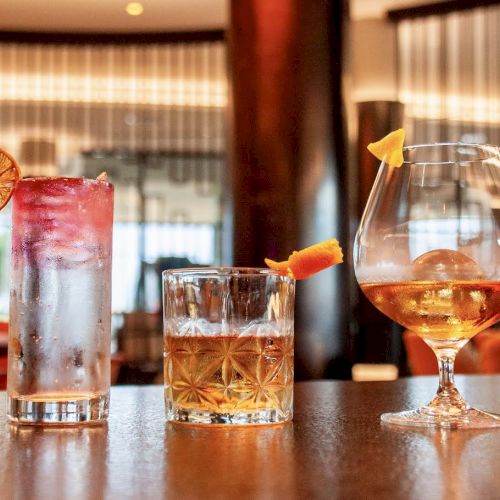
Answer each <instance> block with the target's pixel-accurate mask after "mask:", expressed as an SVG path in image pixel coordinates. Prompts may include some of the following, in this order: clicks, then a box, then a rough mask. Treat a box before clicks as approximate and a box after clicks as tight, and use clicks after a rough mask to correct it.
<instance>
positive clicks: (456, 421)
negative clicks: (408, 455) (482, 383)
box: [380, 406, 500, 429]
mask: <svg viewBox="0 0 500 500" xmlns="http://www.w3.org/2000/svg"><path fill="white" fill-rule="evenodd" d="M380 420H381V421H382V422H383V423H384V424H392V425H405V426H412V427H438V428H441V429H491V428H494V427H500V415H496V414H494V413H487V412H485V411H481V410H477V409H475V408H468V409H465V410H460V411H458V412H456V413H454V412H452V411H450V412H447V413H446V414H445V413H436V412H435V411H434V409H433V408H430V407H429V406H424V407H423V408H420V409H419V410H409V411H402V412H398V413H384V414H383V415H381V417H380Z"/></svg>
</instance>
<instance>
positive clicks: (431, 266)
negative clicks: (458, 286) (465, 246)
mask: <svg viewBox="0 0 500 500" xmlns="http://www.w3.org/2000/svg"><path fill="white" fill-rule="evenodd" d="M412 266H413V277H414V279H416V280H419V281H451V280H477V279H482V278H484V273H483V270H482V269H481V267H480V266H479V264H477V263H476V262H475V261H474V260H473V259H471V258H470V257H468V256H467V255H465V254H463V253H460V252H457V251H456V250H444V249H439V250H431V251H430V252H426V253H424V254H422V255H420V256H419V257H417V258H416V259H415V260H414V261H413V265H412Z"/></svg>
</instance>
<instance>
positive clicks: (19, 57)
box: [0, 0, 500, 383]
mask: <svg viewBox="0 0 500 500" xmlns="http://www.w3.org/2000/svg"><path fill="white" fill-rule="evenodd" d="M499 26H500V4H499V2H498V1H486V0H484V1H480V0H470V1H467V0H460V1H458V0H457V1H453V0H450V1H445V2H443V1H439V2H429V1H426V0H412V1H410V0H377V1H373V0H350V1H349V0H321V1H317V2H316V1H315V2H310V1H306V0H273V1H269V0H244V1H241V0H142V1H141V2H140V3H138V2H131V3H128V2H127V1H120V0H86V1H83V0H72V1H71V2H70V1H67V0H51V2H45V1H42V0H3V1H2V9H1V16H0V146H1V147H3V148H4V149H6V150H8V151H10V152H12V154H13V155H14V156H15V157H16V158H17V159H18V160H19V162H20V164H21V166H22V168H23V173H24V175H26V176H31V175H37V176H38V175H42V176H52V175H67V176H87V177H96V176H97V175H98V174H99V173H100V172H102V171H106V172H108V175H109V177H110V180H111V181H112V182H113V183H114V185H115V225H114V254H113V283H112V287H113V299H112V302H113V339H114V340H113V353H114V368H115V370H114V381H115V382H117V383H141V382H142V383H151V382H161V370H162V365H161V362H162V330H161V281H160V274H161V271H162V270H164V269H168V268H174V267H189V266H205V265H211V266H212V265H215V266H219V265H237V266H262V265H263V260H264V257H271V258H274V259H280V260H281V259H285V258H286V257H287V256H288V255H289V253H291V251H292V250H294V249H299V248H302V247H305V246H307V245H310V244H312V243H316V242H318V241H322V240H324V239H327V238H330V237H336V238H337V239H339V241H340V243H341V245H342V247H343V248H344V254H345V256H346V258H345V264H344V265H342V266H337V267H336V268H334V269H329V270H327V271H324V272H322V273H321V274H319V275H317V276H315V277H313V278H311V279H309V280H306V281H304V282H300V283H298V288H297V306H296V378H297V379H299V380H300V379H312V378H342V379H348V378H351V377H354V378H355V379H356V380H363V379H391V378H396V377H398V376H405V375H409V374H411V373H412V370H411V367H410V366H409V363H408V356H407V354H408V353H407V351H406V349H405V346H404V344H403V341H402V336H401V329H400V327H398V326H397V325H395V324H393V323H392V322H391V321H389V320H388V319H386V318H385V317H384V316H382V315H381V314H379V313H378V312H377V311H376V310H375V309H374V308H373V307H372V306H371V305H369V303H368V302H367V301H365V300H364V298H363V296H362V295H361V294H360V292H359V289H358V287H357V285H356V283H355V280H354V274H353V269H352V258H351V252H352V241H353V239H354V234H355V231H356V229H357V225H358V222H359V218H360V216H361V213H362V210H363V208H364V205H365V202H366V199H367V196H368V193H369V191H370V188H371V185H372V183H373V180H374V177H375V174H376V171H377V168H378V162H377V161H376V160H375V159H374V158H372V157H371V155H370V154H369V153H367V152H366V145H367V144H368V143H369V142H373V141H375V140H378V139H379V138H381V137H382V136H384V135H385V134H386V133H388V132H389V131H391V130H394V129H396V128H399V127H402V126H403V127H404V128H405V129H406V131H407V141H406V142H407V143H408V144H409V143H417V142H418V143H422V142H437V141H456V140H461V141H464V142H480V143H493V144H499V143H500V85H499V73H500V68H499V62H500V50H499V49H500V41H499V35H498V27H499ZM499 206H500V201H499ZM9 233H10V212H9V206H7V208H6V209H4V210H3V211H2V212H0V316H1V317H2V318H4V319H6V318H7V317H8V302H9V252H10V240H9V238H10V234H9ZM413 373H415V370H414V371H413Z"/></svg>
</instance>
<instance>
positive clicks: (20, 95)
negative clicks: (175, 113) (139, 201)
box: [0, 73, 227, 108]
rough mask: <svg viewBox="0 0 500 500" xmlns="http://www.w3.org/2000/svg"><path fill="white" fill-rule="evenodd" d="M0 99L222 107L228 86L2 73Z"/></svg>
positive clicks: (219, 81) (210, 82)
mask: <svg viewBox="0 0 500 500" xmlns="http://www.w3.org/2000/svg"><path fill="white" fill-rule="evenodd" d="M0 100H2V101H21V102H22V101H34V102H80V103H103V104H139V105H154V106H201V107H214V108H221V107H224V106H226V104H227V88H226V83H225V81H224V80H222V79H212V80H195V79H184V78H161V77H156V78H145V77H143V78H137V77H127V76H114V77H103V76H94V75H89V76H86V77H84V76H83V75H56V74H45V75H36V76H35V77H33V76H32V75H31V74H26V73H4V74H3V75H2V85H1V87H0Z"/></svg>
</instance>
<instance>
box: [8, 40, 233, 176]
mask: <svg viewBox="0 0 500 500" xmlns="http://www.w3.org/2000/svg"><path fill="white" fill-rule="evenodd" d="M226 78H227V77H226V67H225V44H224V42H203V43H202V42H196V43H194V42H193V43H172V44H153V45H47V44H44V45H35V44H24V43H21V44H19V43H2V44H0V146H2V147H4V148H6V149H7V150H9V151H12V152H13V153H14V154H15V155H16V156H18V157H19V158H20V159H21V161H23V160H24V163H25V168H27V172H26V173H28V174H31V175H40V174H46V175H47V174H48V175H51V174H54V173H57V171H58V169H59V168H60V167H61V166H64V165H66V164H67V163H68V162H69V161H71V158H73V157H75V156H77V155H79V154H80V153H81V152H82V151H89V150H106V151H113V150H114V151H117V150H123V151H126V152H135V151H148V152H154V151H170V152H172V151H173V152H186V151H189V152H193V151H196V152H204V151H211V152H222V151H223V150H224V147H225V140H224V139H225V138H224V136H225V133H224V114H225V107H226V101H227V84H226Z"/></svg>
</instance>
